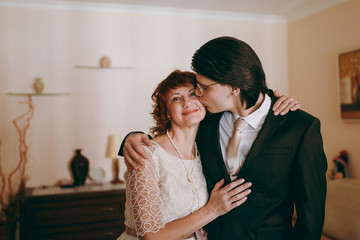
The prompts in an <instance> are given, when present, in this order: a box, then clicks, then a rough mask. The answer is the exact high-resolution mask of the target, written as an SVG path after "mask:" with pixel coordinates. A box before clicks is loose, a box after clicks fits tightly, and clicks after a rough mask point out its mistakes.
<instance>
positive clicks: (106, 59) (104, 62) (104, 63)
mask: <svg viewBox="0 0 360 240" xmlns="http://www.w3.org/2000/svg"><path fill="white" fill-rule="evenodd" d="M110 65H111V59H110V58H109V57H108V56H104V57H102V58H101V59H100V67H102V68H109V67H110Z"/></svg>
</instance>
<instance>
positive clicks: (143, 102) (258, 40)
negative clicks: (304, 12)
mask: <svg viewBox="0 0 360 240" xmlns="http://www.w3.org/2000/svg"><path fill="white" fill-rule="evenodd" d="M0 33H1V34H0V110H1V111H0V114H1V117H0V139H1V140H2V151H1V156H2V160H3V163H4V170H5V172H6V173H8V172H9V171H10V169H12V168H13V167H14V166H15V164H16V163H17V161H18V160H19V155H18V149H17V147H18V134H17V132H16V130H15V127H14V126H13V125H12V123H11V121H12V119H14V118H15V117H17V116H19V115H21V114H22V113H24V112H25V111H26V106H25V105H24V104H19V102H22V101H25V100H26V97H17V96H7V95H6V93H7V92H31V91H33V89H32V87H31V86H32V84H33V82H34V78H35V77H43V81H44V83H45V90H44V92H71V95H70V96H61V97H33V101H34V105H35V115H34V118H33V119H32V120H31V125H30V128H29V130H28V134H27V143H28V145H29V151H28V157H29V163H28V166H27V175H28V176H29V181H28V186H35V185H48V184H53V183H55V182H56V181H57V180H59V179H62V178H65V179H68V178H70V174H69V171H68V168H67V165H68V162H69V160H70V159H71V158H72V157H73V151H74V149H76V148H81V149H82V150H83V154H84V155H85V156H86V157H88V158H89V160H90V165H91V166H100V167H103V168H104V169H105V171H106V174H107V180H110V179H111V161H110V159H107V158H106V157H105V150H106V141H107V136H108V135H109V134H112V133H120V134H122V135H123V136H124V135H125V134H126V133H127V132H129V131H131V130H144V131H147V130H148V127H149V126H150V125H151V124H152V121H151V119H150V116H149V114H148V113H149V111H150V104H151V102H150V95H151V93H152V91H153V89H154V88H155V85H156V83H157V82H159V81H160V80H161V79H163V78H165V77H166V76H167V74H169V73H170V71H172V70H173V69H175V68H180V69H182V70H189V69H190V59H191V56H192V54H193V53H194V51H195V50H196V49H197V48H199V47H200V46H201V45H202V44H203V43H205V42H206V41H208V40H210V39H212V38H214V37H217V36H222V35H231V36H234V37H237V38H240V39H243V40H244V41H246V42H248V43H249V44H250V45H251V46H252V47H253V48H254V49H255V51H256V52H257V53H258V54H259V56H260V58H261V59H262V62H263V64H264V68H265V71H266V73H267V79H268V82H269V85H270V87H272V88H274V89H277V90H279V91H280V92H282V93H285V94H286V93H287V90H288V85H287V83H288V82H287V76H288V72H287V69H288V65H287V56H288V55H287V25H286V23H284V22H281V21H280V22H277V21H253V20H249V19H242V18H241V17H238V18H229V17H227V16H223V17H219V16H216V17H212V16H196V15H188V16H187V15H179V14H172V13H168V14H153V13H146V12H145V13H139V12H129V11H128V12H126V11H96V10H86V11H84V10H79V9H53V8H48V7H47V6H45V7H41V8H38V7H31V8H22V7H9V6H2V7H1V6H0ZM103 55H108V56H109V57H111V59H112V62H113V65H117V66H119V65H120V66H121V65H122V66H124V65H125V66H132V67H133V68H132V69H130V70H101V69H98V70H94V69H76V68H74V65H98V60H99V59H100V58H101V57H102V56H103ZM298 98H300V97H298ZM122 170H124V165H122Z"/></svg>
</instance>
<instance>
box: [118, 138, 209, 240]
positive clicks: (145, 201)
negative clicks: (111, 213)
mask: <svg viewBox="0 0 360 240" xmlns="http://www.w3.org/2000/svg"><path fill="white" fill-rule="evenodd" d="M152 143H153V145H152V146H151V147H147V146H144V148H145V150H146V151H147V152H148V153H149V154H150V156H151V158H150V159H149V160H145V161H144V162H145V166H143V167H140V168H139V169H138V170H137V171H132V172H130V173H129V172H126V173H125V179H126V203H125V225H126V226H127V227H128V228H131V229H134V230H135V231H136V234H137V236H139V235H140V236H143V235H144V234H145V233H147V232H157V231H159V229H161V228H164V227H165V224H166V223H168V222H171V221H174V220H176V219H179V218H182V217H185V216H187V215H189V214H190V213H191V212H193V211H196V210H197V209H198V208H200V207H202V206H204V205H205V204H206V202H207V200H208V193H207V190H206V183H205V178H204V174H203V172H202V167H201V161H200V157H199V156H197V157H196V159H194V160H184V163H185V165H186V167H187V169H188V170H189V171H191V169H192V167H193V164H194V161H195V166H194V172H193V176H194V178H195V187H196V190H197V191H194V190H193V188H192V184H191V183H190V182H189V181H188V180H187V178H186V174H187V172H186V169H185V167H184V165H183V163H182V161H181V159H180V158H177V157H175V156H173V155H171V154H169V153H167V152H166V151H165V150H164V149H162V148H161V147H160V146H159V145H158V144H157V143H155V142H152ZM197 155H198V154H197ZM196 192H197V194H196ZM135 239H137V238H135V237H133V236H131V235H128V234H126V233H123V234H122V235H121V236H120V237H119V238H118V240H135ZM188 239H195V238H194V237H192V238H188Z"/></svg>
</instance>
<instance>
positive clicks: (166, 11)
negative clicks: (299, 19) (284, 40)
mask: <svg viewBox="0 0 360 240" xmlns="http://www.w3.org/2000/svg"><path fill="white" fill-rule="evenodd" d="M0 6H6V7H24V8H44V9H65V10H81V11H103V12H122V13H135V14H153V15H168V16H169V15H170V16H174V15H175V16H187V17H189V16H190V17H206V18H220V19H233V20H241V21H251V22H272V23H283V24H286V23H287V19H286V17H284V16H281V15H271V14H255V13H254V14H253V13H240V12H230V11H211V10H198V9H182V8H168V7H150V6H135V5H123V4H114V3H89V2H76V1H71V2H69V1H68V2H65V1H56V2H55V1H51V0H13V1H9V0H7V1H6V0H0Z"/></svg>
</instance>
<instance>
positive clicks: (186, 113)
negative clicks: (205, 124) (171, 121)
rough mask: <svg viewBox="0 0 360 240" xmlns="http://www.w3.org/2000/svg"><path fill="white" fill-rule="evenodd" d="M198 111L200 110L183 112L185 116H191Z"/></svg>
mask: <svg viewBox="0 0 360 240" xmlns="http://www.w3.org/2000/svg"><path fill="white" fill-rule="evenodd" d="M197 111H198V109H193V110H188V111H185V112H183V115H190V114H193V113H195V112H197Z"/></svg>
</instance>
